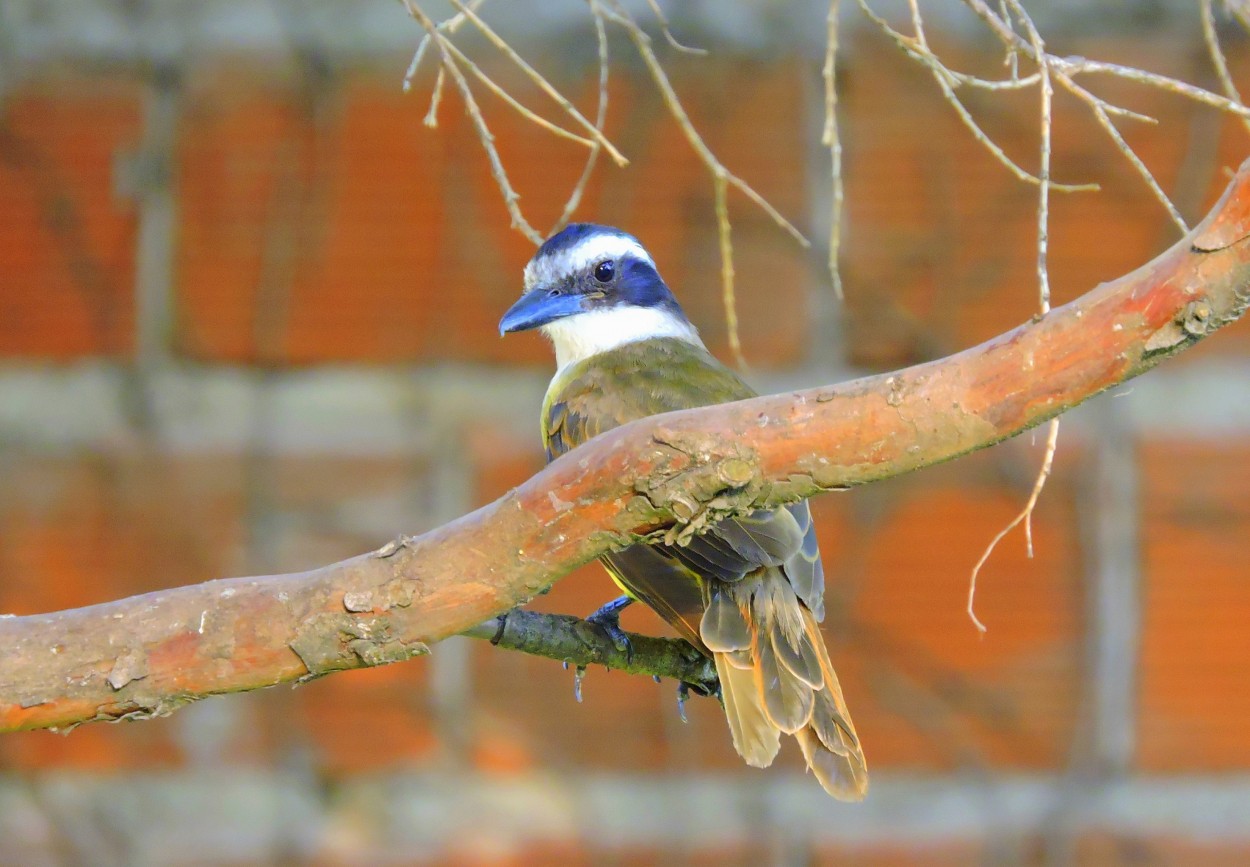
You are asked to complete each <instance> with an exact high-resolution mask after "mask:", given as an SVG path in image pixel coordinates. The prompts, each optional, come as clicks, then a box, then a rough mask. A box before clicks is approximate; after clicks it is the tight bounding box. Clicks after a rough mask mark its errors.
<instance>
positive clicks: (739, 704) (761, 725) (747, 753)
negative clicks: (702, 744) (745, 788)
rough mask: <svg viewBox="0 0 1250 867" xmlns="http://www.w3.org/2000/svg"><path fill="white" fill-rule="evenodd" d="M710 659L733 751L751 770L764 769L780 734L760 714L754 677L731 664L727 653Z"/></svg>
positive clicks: (779, 740)
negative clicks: (722, 702) (727, 721)
mask: <svg viewBox="0 0 1250 867" xmlns="http://www.w3.org/2000/svg"><path fill="white" fill-rule="evenodd" d="M712 656H713V659H714V660H715V662H716V674H717V675H718V676H719V677H720V690H721V700H722V701H724V702H725V717H726V718H727V719H728V720H729V733H730V734H731V735H732V736H733V742H734V749H736V750H737V751H738V755H740V756H742V758H743V759H744V760H745V761H746V763H747V764H748V765H750V766H751V767H753V768H766V767H768V766H769V765H771V764H772V763H773V759H774V758H776V756H777V750H779V749H780V748H781V733H780V732H779V731H777V729H776V728H775V727H774V726H773V725H772V724H770V723H769V721H768V716H767V715H766V714H765V713H764V707H763V705H762V704H761V703H760V698H759V692H758V691H757V690H756V688H755V675H754V673H753V672H752V671H751V670H750V669H743V668H737V667H735V666H734V665H732V664H731V663H730V660H729V658H728V654H724V653H715V654H713V655H712Z"/></svg>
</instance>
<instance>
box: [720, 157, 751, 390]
mask: <svg viewBox="0 0 1250 867" xmlns="http://www.w3.org/2000/svg"><path fill="white" fill-rule="evenodd" d="M712 187H713V189H714V190H715V192H716V234H717V236H718V237H719V239H720V269H721V291H722V297H723V299H724V302H725V326H726V330H727V331H728V333H729V351H730V352H732V353H733V355H734V360H735V361H737V362H738V366H739V367H741V368H742V369H744V370H745V369H746V367H747V360H746V357H745V356H743V354H742V341H741V340H740V339H739V337H738V303H737V298H736V296H735V295H734V253H733V244H732V242H731V240H730V235H729V231H730V225H729V202H728V198H729V195H728V194H729V186H728V184H727V183H726V178H725V175H724V174H718V175H716V176H715V177H714V178H713V179H712Z"/></svg>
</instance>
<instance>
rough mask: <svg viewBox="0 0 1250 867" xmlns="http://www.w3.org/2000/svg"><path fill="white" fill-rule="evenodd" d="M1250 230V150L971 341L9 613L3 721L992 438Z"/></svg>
mask: <svg viewBox="0 0 1250 867" xmlns="http://www.w3.org/2000/svg"><path fill="white" fill-rule="evenodd" d="M1248 236H1250V161H1248V162H1247V163H1245V164H1243V165H1242V167H1241V169H1240V170H1239V171H1238V173H1237V175H1236V177H1235V178H1234V179H1233V182H1232V183H1231V185H1230V186H1229V189H1228V190H1227V191H1226V193H1225V194H1224V196H1223V198H1221V200H1220V202H1219V203H1218V204H1217V205H1216V206H1215V208H1214V209H1213V210H1212V212H1211V214H1210V215H1208V217H1207V218H1206V219H1205V220H1204V221H1203V222H1202V223H1201V224H1200V225H1199V226H1198V227H1197V228H1196V229H1195V230H1194V231H1193V232H1191V233H1190V234H1189V235H1187V236H1186V237H1185V238H1183V239H1182V240H1181V241H1180V242H1178V243H1177V244H1176V245H1175V246H1173V247H1172V248H1171V249H1169V250H1168V251H1166V252H1164V253H1163V254H1162V255H1160V256H1159V257H1158V258H1156V259H1155V260H1153V261H1152V262H1150V263H1148V264H1146V265H1144V266H1142V267H1141V268H1139V269H1138V270H1136V271H1134V272H1133V273H1131V274H1128V275H1126V276H1124V277H1121V278H1119V279H1117V280H1115V281H1112V282H1110V283H1105V284H1103V285H1101V286H1098V287H1097V288H1095V289H1093V290H1092V291H1090V292H1089V293H1087V294H1086V295H1083V296H1082V297H1081V298H1079V299H1077V300H1076V301H1074V302H1072V303H1071V304H1068V305H1065V306H1064V307H1061V308H1057V309H1055V310H1053V311H1052V312H1051V313H1050V314H1048V315H1047V316H1045V317H1043V318H1039V319H1037V320H1035V321H1033V322H1030V323H1027V324H1025V325H1022V326H1020V327H1019V328H1016V329H1014V330H1012V331H1009V332H1007V333H1006V334H1003V335H1001V336H999V337H997V338H995V339H993V340H990V341H988V342H986V343H983V344H981V345H980V346H977V347H974V348H972V349H968V350H966V351H964V352H961V353H958V354H956V355H952V356H949V357H947V358H944V359H941V360H938V361H934V362H930V363H928V364H922V365H918V366H916V367H912V368H908V369H907V370H903V371H899V372H897V373H892V374H886V375H881V376H874V377H869V378H866V379H861V380H857V381H854V382H849V383H844V384H842V385H838V386H828V387H822V388H816V389H810V390H807V391H799V392H792V393H789V394H780V395H770V396H765V397H759V398H754V399H752V400H747V401H741V402H738V403H733V404H725V405H721V406H715V407H706V408H703V409H697V410H689V411H686V412H680V413H671V414H668V415H664V416H658V417H655V418H650V419H644V420H642V421H639V422H635V423H633V424H630V425H626V426H625V427H622V428H619V429H617V430H614V431H611V432H609V433H607V434H605V435H604V436H601V437H599V438H597V439H596V440H594V441H593V442H591V443H588V444H586V445H585V446H582V447H581V448H578V449H577V450H576V451H574V452H572V453H571V454H569V455H566V456H565V457H563V458H561V459H560V460H558V461H556V462H555V463H553V464H551V465H550V466H549V467H547V468H546V469H545V470H543V471H542V472H541V473H539V474H537V475H536V476H534V477H533V478H532V479H530V480H529V481H527V482H526V483H525V484H523V485H521V486H520V487H518V488H516V489H514V490H513V491H510V492H509V493H508V494H507V495H505V496H504V497H502V498H501V499H499V500H498V501H496V502H494V503H491V504H490V505H488V506H485V507H484V508H481V509H479V510H477V511H476V512H473V513H471V514H469V515H466V516H464V517H462V518H460V519H458V520H456V521H453V522H452V523H450V524H447V525H445V526H443V527H440V528H439V529H437V530H434V531H431V532H429V533H427V534H425V535H423V536H420V537H415V538H412V537H405V538H401V539H397V540H395V541H393V542H391V543H388V544H387V545H385V546H383V547H382V548H381V549H379V550H377V551H374V552H371V553H369V554H364V555H361V556H358V557H354V558H352V559H349V560H345V561H342V562H340V563H334V564H331V565H329V566H325V567H322V568H319V569H314V570H312V571H309V572H301V573H294V574H287V575H269V576H263V577H250V578H233V579H224V580H218V581H210V582H207V583H204V584H199V585H194V586H188V587H180V588H176V589H172V590H165V591H160V592H156V593H148V594H145V595H142V596H137V597H132V598H130V599H123V600H119V601H116V602H110V603H106V604H102V605H93V606H90V607H87V608H79V609H74V610H70V611H60V612H56V613H52V614H40V615H30V616H24V617H7V618H2V619H0V647H4V648H5V655H4V661H3V663H2V666H3V670H0V731H7V730H14V729H26V728H40V727H54V726H67V725H74V724H77V723H81V722H85V721H91V720H117V719H137V718H145V717H150V716H157V715H164V714H168V713H170V712H172V711H173V710H175V709H176V708H177V707H179V706H180V705H182V704H185V703H187V702H189V701H194V700H195V699H198V698H202V697H204V696H207V695H212V694H218V693H226V692H239V691H244V690H250V689H256V688H259V687H262V686H272V685H274V684H278V683H285V682H291V681H296V680H301V679H308V678H312V677H319V676H321V675H324V674H327V673H330V672H333V671H337V670H340V669H347V668H359V667H363V666H370V665H380V664H383V663H387V662H395V661H398V660H401V659H407V658H409V657H412V656H416V655H419V654H422V653H426V652H428V648H429V645H430V644H431V643H434V642H436V641H438V640H440V639H442V638H445V637H447V636H449V635H454V634H456V633H460V632H464V631H465V630H467V629H470V628H471V627H474V626H475V625H477V624H481V623H482V622H483V621H484V620H486V619H487V618H489V617H491V616H493V615H497V614H498V613H500V612H502V611H506V610H508V609H510V608H512V607H514V606H516V605H518V604H520V603H522V602H524V601H526V600H527V599H529V598H531V597H533V596H534V595H535V594H537V593H538V592H540V591H541V590H542V589H544V588H545V587H547V586H549V585H550V584H551V583H552V582H553V581H555V580H556V579H558V578H559V577H561V576H563V575H565V574H566V573H568V572H570V571H572V570H573V569H574V568H576V567H578V566H580V565H582V564H583V563H586V562H589V561H590V560H593V559H594V558H595V557H598V556H599V555H600V554H603V553H604V552H606V551H608V550H611V549H613V548H617V547H620V546H623V545H627V544H630V543H633V542H635V541H638V540H643V539H645V540H650V541H656V540H664V541H667V542H669V543H673V544H680V543H681V542H682V541H683V540H684V539H686V538H689V537H690V536H691V535H692V534H694V533H696V532H698V531H699V530H700V529H701V528H703V527H704V526H706V525H708V524H709V523H712V522H714V521H716V520H718V519H720V518H722V517H725V516H727V515H730V514H735V513H741V512H745V511H751V510H754V509H759V508H770V507H775V506H779V505H781V504H783V503H788V502H792V501H794V500H797V499H800V498H803V497H810V496H812V495H814V494H818V493H820V492H822V491H828V490H833V489H838V488H846V487H849V486H852V485H858V484H863V483H865V482H871V481H874V480H877V479H882V478H886V477H889V476H895V475H899V474H901V473H905V472H908V471H910V470H914V469H918V468H920V467H924V466H928V465H931V464H935V463H938V462H941V461H946V460H950V459H951V458H954V457H957V456H959V455H961V454H964V453H966V452H969V451H972V450H975V449H979V448H984V447H986V446H989V445H991V444H993V443H996V442H998V441H1000V440H1002V439H1005V438H1007V437H1009V436H1012V435H1014V434H1018V433H1020V432H1021V431H1023V430H1026V429H1028V428H1030V427H1032V426H1034V425H1037V424H1039V423H1041V422H1043V421H1045V420H1047V419H1049V418H1051V417H1053V416H1055V415H1057V414H1059V413H1061V412H1063V411H1064V410H1067V409H1070V408H1071V407H1074V406H1076V405H1077V404H1079V403H1081V402H1082V401H1084V400H1086V399H1088V398H1089V397H1092V396H1093V395H1095V394H1098V393H1099V392H1101V391H1103V390H1105V389H1107V388H1110V387H1112V386H1115V385H1117V384H1119V383H1121V382H1124V381H1125V380H1127V379H1130V378H1132V377H1134V376H1137V375H1139V374H1141V373H1143V372H1145V371H1147V370H1149V369H1150V368H1152V367H1153V366H1154V365H1156V364H1158V363H1159V362H1160V361H1162V360H1163V359H1164V358H1166V357H1168V356H1170V355H1173V354H1175V353H1177V352H1180V351H1182V350H1184V349H1186V348H1188V347H1189V346H1192V345H1193V344H1194V343H1196V342H1197V341H1199V340H1201V339H1202V338H1203V337H1205V336H1206V335H1208V334H1210V333H1211V332H1213V331H1215V330H1216V329H1218V328H1220V327H1221V326H1223V325H1225V324H1227V323H1228V322H1231V321H1233V320H1234V319H1236V318H1237V317H1238V316H1240V315H1241V314H1242V312H1243V311H1244V310H1245V308H1246V306H1247V304H1248V303H1250V240H1247V238H1248ZM589 661H594V660H589ZM635 661H636V662H638V663H639V664H638V665H635V666H634V670H649V671H653V672H656V673H668V674H669V676H674V671H673V670H672V667H671V666H670V668H669V669H667V670H665V671H663V672H660V671H658V670H657V669H656V668H647V667H646V665H645V663H646V662H647V660H642V659H639V660H635Z"/></svg>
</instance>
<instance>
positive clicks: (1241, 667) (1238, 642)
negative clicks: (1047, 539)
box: [1137, 441, 1250, 772]
mask: <svg viewBox="0 0 1250 867" xmlns="http://www.w3.org/2000/svg"><path fill="white" fill-rule="evenodd" d="M1141 467H1142V470H1143V472H1144V474H1145V479H1144V484H1143V490H1142V499H1141V502H1142V508H1143V514H1142V520H1143V526H1142V533H1141V538H1142V543H1143V551H1142V562H1143V569H1144V573H1145V582H1144V584H1143V603H1144V606H1145V608H1144V616H1143V618H1142V636H1141V666H1142V668H1141V685H1140V689H1139V696H1140V704H1139V710H1140V714H1141V717H1140V729H1139V739H1138V753H1137V758H1138V762H1139V763H1140V764H1141V766H1142V767H1143V768H1144V769H1147V770H1150V771H1186V772H1195V771H1230V770H1246V769H1247V768H1250V751H1247V749H1246V742H1245V720H1246V718H1247V716H1248V715H1250V691H1248V690H1247V689H1246V686H1247V677H1248V676H1247V674H1246V666H1245V660H1246V659H1247V658H1248V657H1250V631H1247V630H1246V627H1245V612H1246V611H1247V610H1248V609H1250V581H1248V580H1247V578H1250V570H1248V568H1247V565H1246V539H1247V538H1250V506H1248V505H1247V500H1246V491H1247V490H1250V447H1247V446H1246V444H1245V442H1244V441H1222V442H1218V441H1217V442H1210V443H1205V444H1201V443H1183V442H1155V443H1150V444H1148V445H1147V446H1145V447H1144V448H1143V449H1142V453H1141Z"/></svg>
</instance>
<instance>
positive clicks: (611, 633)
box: [586, 596, 634, 662]
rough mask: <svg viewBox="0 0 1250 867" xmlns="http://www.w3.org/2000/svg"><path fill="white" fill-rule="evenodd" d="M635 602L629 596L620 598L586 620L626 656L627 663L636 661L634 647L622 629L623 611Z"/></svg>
mask: <svg viewBox="0 0 1250 867" xmlns="http://www.w3.org/2000/svg"><path fill="white" fill-rule="evenodd" d="M633 601H634V600H633V599H630V598H629V597H628V596H620V597H618V598H616V599H613V600H612V601H611V602H609V603H608V604H607V605H604V606H603V607H602V608H600V609H599V610H598V611H596V612H595V613H594V614H591V615H590V616H589V617H587V618H586V622H587V623H593V624H594V625H595V626H597V627H599V629H601V630H602V631H603V633H604V635H606V636H607V637H608V640H610V641H611V642H612V645H613V646H614V647H615V648H616V649H617V650H619V651H621V652H622V653H624V654H625V661H626V662H632V661H633V659H634V645H633V643H632V642H631V641H630V640H629V635H628V634H626V632H625V630H623V629H621V609H623V608H624V607H625V606H627V605H629V604H630V603H631V602H633Z"/></svg>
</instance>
